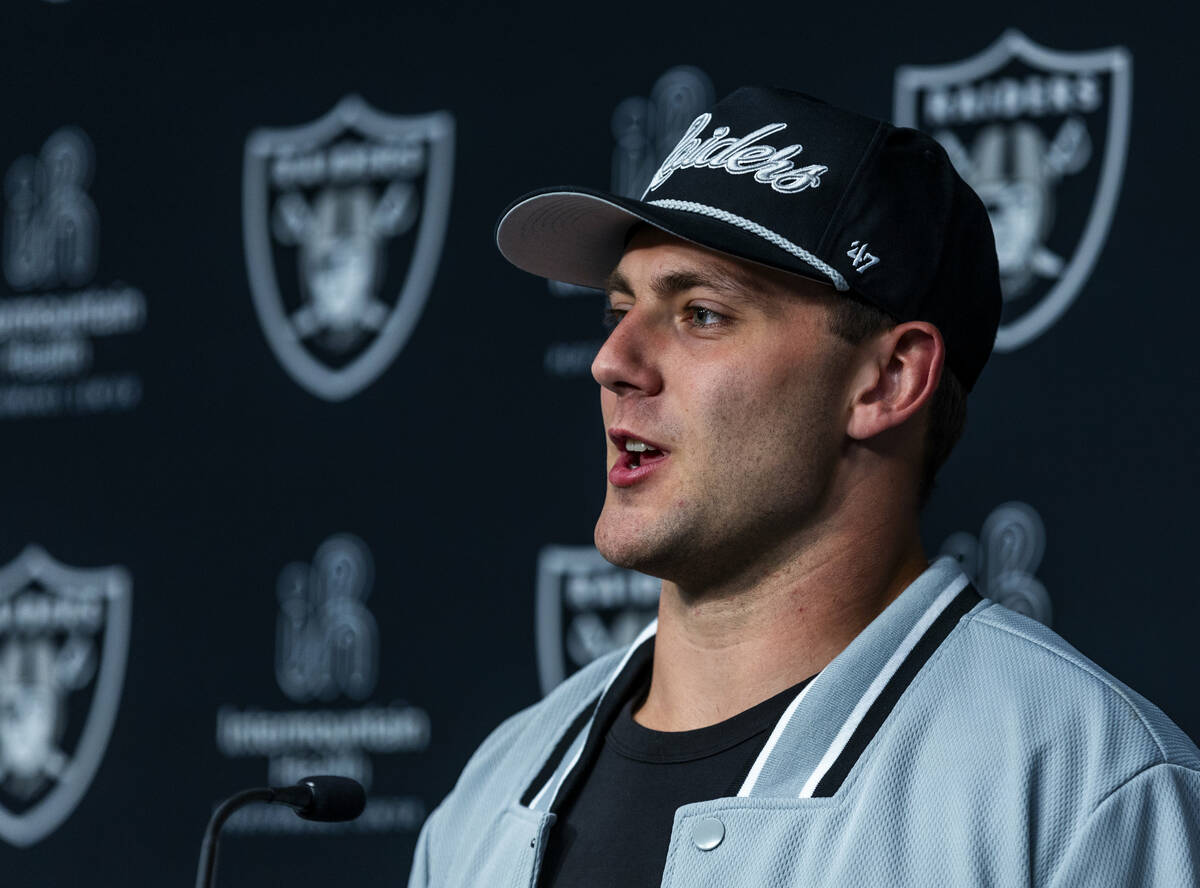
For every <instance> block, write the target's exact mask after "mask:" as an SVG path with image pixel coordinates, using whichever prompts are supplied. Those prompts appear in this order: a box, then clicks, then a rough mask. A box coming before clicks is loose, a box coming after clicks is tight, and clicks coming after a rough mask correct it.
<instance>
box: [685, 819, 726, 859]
mask: <svg viewBox="0 0 1200 888" xmlns="http://www.w3.org/2000/svg"><path fill="white" fill-rule="evenodd" d="M723 838H725V824H723V823H722V822H721V821H719V820H717V818H715V817H705V818H704V819H703V820H697V821H696V825H695V826H693V827H692V841H693V842H695V843H696V847H697V848H699V849H700V850H701V851H711V850H712V849H713V848H715V847H717V845H719V844H721V840H722V839H723Z"/></svg>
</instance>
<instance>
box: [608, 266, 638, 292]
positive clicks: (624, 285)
mask: <svg viewBox="0 0 1200 888" xmlns="http://www.w3.org/2000/svg"><path fill="white" fill-rule="evenodd" d="M604 292H605V293H606V294H609V295H611V294H613V293H624V294H625V295H626V296H632V295H633V284H631V283H629V279H628V278H626V277H625V275H623V274H621V269H619V268H614V269H613V271H612V274H610V275H609V276H608V280H606V281H605V282H604Z"/></svg>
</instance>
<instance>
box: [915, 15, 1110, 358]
mask: <svg viewBox="0 0 1200 888" xmlns="http://www.w3.org/2000/svg"><path fill="white" fill-rule="evenodd" d="M1131 82H1132V63H1131V61H1130V56H1129V53H1128V52H1127V51H1126V50H1125V49H1123V48H1120V47H1115V48H1112V49H1104V50H1097V51H1094V52H1060V51H1057V50H1051V49H1047V48H1045V47H1043V46H1038V45H1037V44H1036V43H1034V42H1033V41H1031V40H1030V39H1029V38H1028V37H1026V36H1025V35H1024V34H1021V33H1020V32H1018V31H1008V32H1006V33H1005V34H1004V35H1002V36H1001V37H1000V39H999V40H997V41H996V42H995V43H994V44H992V45H991V46H990V47H988V48H987V49H985V50H984V51H983V52H981V53H980V54H979V55H977V56H974V57H972V58H969V59H966V60H964V61H961V62H956V63H954V64H949V65H933V66H919V67H918V66H909V67H902V68H900V69H899V70H898V71H897V72H896V96H895V109H894V112H895V113H894V116H895V120H896V123H898V124H900V125H901V126H912V127H917V128H918V129H922V130H925V131H926V132H928V133H930V134H932V135H933V136H934V137H935V138H936V139H937V140H938V141H939V142H941V144H942V145H943V146H944V147H945V148H946V151H947V152H948V153H949V155H950V158H951V159H952V160H953V161H954V165H955V167H956V168H957V169H958V171H959V173H960V174H961V175H962V177H963V178H964V179H966V180H967V182H969V183H970V184H971V186H972V187H973V188H974V189H975V191H976V192H978V194H979V196H980V197H981V198H982V199H983V201H984V203H985V204H986V205H987V208H988V213H989V215H990V216H991V220H992V229H993V230H994V232H995V235H996V252H997V254H998V255H999V260H1000V283H1001V290H1002V292H1003V294H1004V312H1003V315H1002V319H1001V323H1000V330H999V332H998V333H997V335H996V351H999V352H1009V351H1014V350H1015V349H1018V348H1020V347H1021V346H1023V345H1026V344H1027V343H1029V342H1031V341H1033V340H1034V339H1036V338H1037V337H1038V336H1040V335H1041V334H1042V333H1043V332H1045V330H1046V329H1048V328H1049V327H1050V326H1051V325H1052V324H1054V323H1055V322H1056V321H1057V320H1058V319H1059V318H1060V317H1062V315H1063V313H1064V312H1065V311H1066V310H1067V309H1068V308H1069V307H1070V305H1071V303H1072V302H1073V301H1074V300H1075V298H1076V296H1078V295H1079V291H1080V289H1081V288H1082V287H1083V285H1084V284H1085V283H1086V282H1087V279H1088V276H1089V275H1090V274H1091V271H1092V268H1093V266H1094V265H1095V263H1096V259H1097V258H1098V257H1099V255H1100V250H1101V248H1102V247H1103V246H1104V240H1105V238H1106V237H1107V236H1108V229H1109V226H1110V224H1111V223H1112V218H1113V212H1114V210H1115V209H1116V205H1117V196H1118V194H1119V193H1120V190H1121V179H1122V176H1123V173H1124V169H1125V154H1126V149H1127V147H1128V144H1129V117H1130V101H1131V91H1132V85H1131Z"/></svg>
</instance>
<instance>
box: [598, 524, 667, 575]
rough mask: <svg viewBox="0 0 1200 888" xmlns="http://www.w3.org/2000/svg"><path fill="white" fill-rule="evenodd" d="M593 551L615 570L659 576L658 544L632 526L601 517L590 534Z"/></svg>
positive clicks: (659, 543) (641, 530) (660, 564)
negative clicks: (594, 548) (614, 566)
mask: <svg viewBox="0 0 1200 888" xmlns="http://www.w3.org/2000/svg"><path fill="white" fill-rule="evenodd" d="M594 541H595V544H596V549H597V550H598V551H599V552H600V554H601V555H603V556H604V558H605V560H606V561H609V562H611V563H612V564H615V565H616V566H617V567H624V568H628V569H629V570H636V571H638V572H639V573H644V574H647V575H649V576H661V574H660V573H658V572H657V571H659V570H661V569H662V567H663V563H664V561H665V560H666V559H664V557H663V556H664V552H663V548H664V547H663V545H662V541H661V540H658V539H656V538H655V537H654V535H653V534H650V533H647V532H646V531H645V528H641V527H640V526H636V525H634V524H632V523H629V522H626V523H619V522H617V521H615V520H611V519H609V518H606V516H604V515H601V516H600V520H599V521H598V522H596V532H595V534H594Z"/></svg>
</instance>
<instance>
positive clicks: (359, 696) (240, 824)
mask: <svg viewBox="0 0 1200 888" xmlns="http://www.w3.org/2000/svg"><path fill="white" fill-rule="evenodd" d="M374 581H375V569H374V561H373V559H372V557H371V551H370V549H368V548H367V545H366V543H364V542H363V541H362V540H360V539H359V538H358V537H355V536H352V535H350V534H344V533H343V534H336V535H334V536H331V537H330V538H329V539H327V540H326V541H325V542H323V543H322V544H321V545H320V547H319V548H318V549H317V552H316V555H315V556H314V557H313V560H312V563H311V564H305V563H294V564H289V565H287V566H286V567H284V568H283V570H282V571H281V572H280V574H279V582H278V584H277V586H276V598H277V600H278V604H279V613H278V617H277V621H276V626H275V679H276V682H277V683H278V685H279V690H280V691H281V692H282V693H283V696H284V697H286V698H287V699H288V700H289V701H291V702H292V703H294V704H299V705H298V706H292V707H289V708H284V709H279V708H271V709H266V708H260V707H258V706H247V707H236V706H224V707H222V708H221V709H220V710H219V711H218V712H217V748H218V749H219V750H220V751H221V753H222V754H224V755H226V756H228V757H229V758H246V757H250V758H264V757H265V758H266V760H267V768H266V770H267V773H266V778H267V782H269V783H270V784H271V785H273V786H279V785H286V784H291V783H295V782H296V781H297V780H300V779H301V778H303V777H307V776H309V775H311V774H336V775H340V776H343V777H353V778H354V779H355V780H357V781H359V782H360V783H362V784H363V786H364V787H366V789H367V793H368V799H367V809H366V811H365V812H364V813H363V815H362V816H361V817H360V818H359V819H358V820H356V821H353V822H352V823H347V824H340V825H336V826H333V825H330V824H321V825H316V824H313V823H310V822H309V821H306V820H301V819H300V818H298V817H296V816H295V815H294V814H293V813H292V812H290V811H288V810H284V809H281V808H278V807H274V806H265V805H264V806H255V807H250V808H245V809H243V810H242V811H239V812H238V813H237V814H235V815H234V817H233V819H232V820H230V823H229V826H228V827H227V829H231V830H233V831H235V832H246V833H250V832H253V833H279V834H282V833H296V832H307V831H311V830H313V829H322V830H323V831H329V830H331V829H332V830H334V831H342V832H358V833H362V832H371V833H383V832H409V831H412V830H415V829H418V828H419V827H420V825H421V823H422V822H423V821H424V819H425V804H424V802H423V801H422V800H421V799H420V798H417V797H415V796H411V795H388V794H385V793H380V792H379V791H378V790H377V789H376V790H373V789H372V785H373V783H374V782H375V780H374V777H375V769H374V764H373V762H374V761H375V760H377V759H378V758H380V757H384V760H385V762H387V763H388V764H387V767H388V770H389V771H396V770H397V768H396V765H395V764H392V763H391V762H392V760H391V758H390V757H391V756H395V755H403V754H407V753H414V752H423V751H425V750H426V749H428V748H429V740H430V723H429V715H428V713H427V712H426V711H425V710H424V709H422V708H420V707H419V706H414V705H412V704H409V703H406V702H403V701H395V700H390V701H384V700H381V699H379V696H378V694H377V684H378V677H379V629H378V626H377V625H376V622H375V617H374V616H373V615H372V613H371V611H370V610H369V608H368V607H367V599H368V598H369V597H370V595H371V592H372V589H373V586H374Z"/></svg>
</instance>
